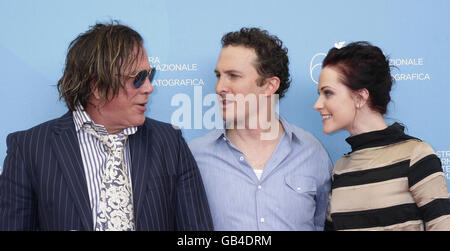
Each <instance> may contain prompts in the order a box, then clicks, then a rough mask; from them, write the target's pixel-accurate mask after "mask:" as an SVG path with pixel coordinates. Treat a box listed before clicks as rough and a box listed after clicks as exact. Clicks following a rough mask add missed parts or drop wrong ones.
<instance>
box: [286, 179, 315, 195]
mask: <svg viewBox="0 0 450 251" xmlns="http://www.w3.org/2000/svg"><path fill="white" fill-rule="evenodd" d="M285 182H286V185H287V187H288V189H289V190H291V191H293V192H295V193H296V194H297V195H298V196H306V197H313V198H315V196H316V193H317V188H316V182H315V180H314V179H313V178H310V177H305V176H301V175H288V176H286V177H285Z"/></svg>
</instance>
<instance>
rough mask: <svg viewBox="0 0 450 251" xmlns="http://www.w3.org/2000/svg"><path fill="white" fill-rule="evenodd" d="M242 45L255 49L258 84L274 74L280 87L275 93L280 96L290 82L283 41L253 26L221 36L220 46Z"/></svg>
mask: <svg viewBox="0 0 450 251" xmlns="http://www.w3.org/2000/svg"><path fill="white" fill-rule="evenodd" d="M229 45H233V46H244V47H246V48H252V49H254V50H255V52H256V55H257V57H258V61H257V65H256V70H257V72H258V74H259V75H260V76H261V78H262V79H261V81H260V84H262V83H263V81H264V79H266V78H269V77H273V76H276V77H278V78H279V79H280V87H279V88H278V90H277V92H276V94H278V95H279V98H282V97H283V96H284V94H285V93H286V91H287V89H288V88H289V86H290V84H291V79H290V74H289V58H288V56H287V53H288V50H287V48H286V47H283V42H282V41H281V40H280V39H279V38H278V37H276V36H274V35H270V34H269V32H268V31H266V30H261V29H259V28H255V27H250V28H247V27H244V28H241V29H240V30H239V31H235V32H229V33H227V34H225V35H224V36H223V37H222V48H223V47H226V46H229Z"/></svg>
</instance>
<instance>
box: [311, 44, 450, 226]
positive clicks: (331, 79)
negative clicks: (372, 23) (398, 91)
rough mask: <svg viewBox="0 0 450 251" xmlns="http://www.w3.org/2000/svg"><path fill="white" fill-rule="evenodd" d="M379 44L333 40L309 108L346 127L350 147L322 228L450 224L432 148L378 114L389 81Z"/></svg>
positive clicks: (331, 127) (334, 127)
mask: <svg viewBox="0 0 450 251" xmlns="http://www.w3.org/2000/svg"><path fill="white" fill-rule="evenodd" d="M392 82H393V80H392V77H391V72H390V66H389V60H388V59H387V58H386V57H385V56H384V54H383V52H382V51H381V50H380V49H379V48H378V47H376V46H373V45H371V44H370V43H368V42H355V43H351V44H349V45H347V46H345V47H343V48H340V49H338V48H332V49H331V50H330V51H329V52H328V55H327V56H326V58H325V59H324V61H323V63H322V72H321V74H320V77H319V87H318V91H319V98H318V99H317V102H316V103H315V104H314V109H315V110H317V111H319V112H320V114H321V115H322V118H323V132H324V133H326V134H329V133H333V132H335V131H338V130H346V131H348V132H349V133H350V137H349V138H347V139H346V141H347V143H349V144H350V146H351V149H352V151H351V152H350V153H347V154H345V155H344V156H343V157H342V158H341V159H340V160H339V161H338V162H337V163H336V165H335V166H334V170H333V176H332V192H331V195H330V205H329V208H328V214H327V222H326V226H325V229H326V230H450V201H449V194H448V190H447V184H446V179H445V176H444V173H443V172H442V167H441V162H440V160H439V158H438V157H437V156H436V154H435V152H434V151H433V149H432V148H431V147H430V146H429V145H428V144H427V143H425V142H423V141H421V140H420V139H417V138H414V137H411V136H409V135H406V134H405V133H404V127H403V126H402V125H400V124H398V123H394V124H392V125H390V126H388V125H387V124H386V122H385V120H384V118H383V115H384V114H385V113H386V111H387V105H388V103H389V101H390V100H391V99H390V94H389V93H390V90H391V87H392Z"/></svg>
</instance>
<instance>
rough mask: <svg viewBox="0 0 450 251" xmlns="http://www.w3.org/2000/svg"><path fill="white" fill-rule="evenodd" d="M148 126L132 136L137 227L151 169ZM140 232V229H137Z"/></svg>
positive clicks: (140, 128)
mask: <svg viewBox="0 0 450 251" xmlns="http://www.w3.org/2000/svg"><path fill="white" fill-rule="evenodd" d="M150 133H151V132H150V131H148V129H147V127H146V124H144V125H143V126H141V127H139V129H138V130H137V132H136V133H135V134H133V135H131V136H130V138H129V139H130V155H131V181H132V184H133V197H134V200H133V202H134V213H135V217H136V227H138V226H139V225H138V224H137V223H138V221H139V216H140V215H141V212H142V203H143V201H144V197H145V192H146V189H147V182H146V181H147V177H148V172H149V169H150V168H151V161H150V159H149V158H150V157H151V156H149V152H150V147H151V146H150V139H149V134H150ZM137 230H139V229H137Z"/></svg>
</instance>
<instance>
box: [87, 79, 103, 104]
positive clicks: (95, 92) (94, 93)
mask: <svg viewBox="0 0 450 251" xmlns="http://www.w3.org/2000/svg"><path fill="white" fill-rule="evenodd" d="M96 81H97V79H95V78H93V79H92V80H91V81H90V82H89V85H90V87H91V95H92V97H93V98H95V99H96V100H100V99H101V95H100V93H99V92H98V88H97V86H96V85H95V82H96Z"/></svg>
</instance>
